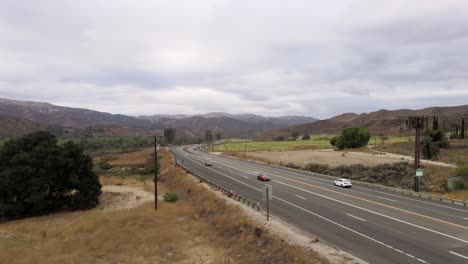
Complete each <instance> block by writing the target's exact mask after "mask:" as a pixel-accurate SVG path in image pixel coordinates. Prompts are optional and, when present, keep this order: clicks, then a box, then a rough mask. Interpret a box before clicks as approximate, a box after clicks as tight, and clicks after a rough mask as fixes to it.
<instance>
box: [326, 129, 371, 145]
mask: <svg viewBox="0 0 468 264" xmlns="http://www.w3.org/2000/svg"><path fill="white" fill-rule="evenodd" d="M370 138H371V135H370V133H369V131H368V130H367V129H366V128H362V127H347V128H343V129H342V130H341V134H340V135H339V136H338V137H336V138H332V139H331V140H330V144H332V145H333V146H334V147H335V148H337V149H339V150H342V149H344V148H359V147H363V146H366V145H367V144H368V143H369V139H370ZM333 143H334V144H333Z"/></svg>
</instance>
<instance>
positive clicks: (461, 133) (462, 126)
mask: <svg viewBox="0 0 468 264" xmlns="http://www.w3.org/2000/svg"><path fill="white" fill-rule="evenodd" d="M460 139H465V118H462V121H461V128H460Z"/></svg>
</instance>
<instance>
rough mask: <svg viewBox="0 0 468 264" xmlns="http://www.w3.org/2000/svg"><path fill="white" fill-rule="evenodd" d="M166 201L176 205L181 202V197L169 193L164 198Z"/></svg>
mask: <svg viewBox="0 0 468 264" xmlns="http://www.w3.org/2000/svg"><path fill="white" fill-rule="evenodd" d="M163 198H164V201H165V202H168V203H175V202H177V201H178V200H179V195H177V193H172V192H167V193H166V194H164V196H163Z"/></svg>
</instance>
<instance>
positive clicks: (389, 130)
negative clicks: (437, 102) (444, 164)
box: [256, 105, 468, 141]
mask: <svg viewBox="0 0 468 264" xmlns="http://www.w3.org/2000/svg"><path fill="white" fill-rule="evenodd" d="M408 116H430V117H433V116H439V126H440V127H441V128H442V129H444V130H445V131H451V130H452V129H453V126H452V124H454V123H455V122H458V121H459V120H460V119H461V118H462V117H465V118H468V105H463V106H453V107H429V108H424V109H420V110H411V109H399V110H379V111H376V112H371V113H363V114H355V113H345V114H341V115H338V116H335V117H332V118H330V119H326V120H320V121H317V122H314V123H308V124H301V125H293V126H289V127H287V128H282V129H274V130H270V131H267V132H265V133H262V134H260V135H259V136H257V137H256V140H264V141H267V140H272V139H273V138H275V137H278V136H284V137H289V136H290V135H291V133H292V132H294V131H297V132H299V133H300V134H338V133H340V131H341V129H342V128H344V127H350V126H361V127H366V128H368V129H369V131H370V132H371V134H373V135H387V136H405V135H413V134H414V131H412V130H410V129H407V128H406V119H407V118H408Z"/></svg>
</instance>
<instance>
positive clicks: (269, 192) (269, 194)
mask: <svg viewBox="0 0 468 264" xmlns="http://www.w3.org/2000/svg"><path fill="white" fill-rule="evenodd" d="M263 200H269V201H271V200H273V187H271V185H267V184H265V186H263Z"/></svg>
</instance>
